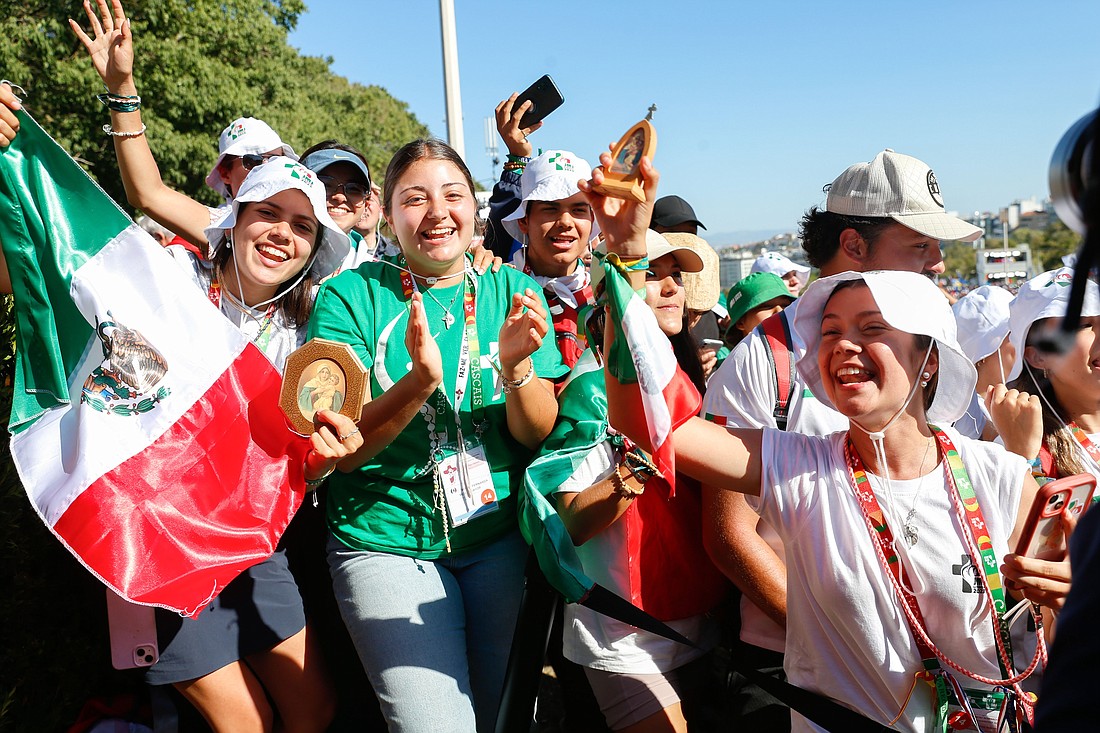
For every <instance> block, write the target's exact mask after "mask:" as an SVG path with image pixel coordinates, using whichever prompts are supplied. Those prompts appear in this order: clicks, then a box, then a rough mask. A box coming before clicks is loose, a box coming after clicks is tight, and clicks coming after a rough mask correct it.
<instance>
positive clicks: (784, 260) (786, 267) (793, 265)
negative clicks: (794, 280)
mask: <svg viewBox="0 0 1100 733" xmlns="http://www.w3.org/2000/svg"><path fill="white" fill-rule="evenodd" d="M791 270H794V272H795V274H796V275H798V281H799V282H800V283H802V284H803V285H805V284H806V276H807V275H809V274H810V268H809V267H807V266H806V265H800V264H798V263H797V262H795V261H794V260H792V259H790V258H789V257H786V256H785V255H781V254H779V253H778V252H765V253H764V254H762V255H760V256H759V257H757V258H756V261H755V262H753V263H752V269H751V270H749V274H750V275H751V274H753V273H755V272H770V273H771V274H773V275H778V276H779V277H783V276H784V275H786V274H787V273H788V272H790V271H791Z"/></svg>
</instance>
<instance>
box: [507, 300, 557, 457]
mask: <svg viewBox="0 0 1100 733" xmlns="http://www.w3.org/2000/svg"><path fill="white" fill-rule="evenodd" d="M549 329H550V319H549V316H548V314H547V313H546V310H545V309H544V307H543V305H542V301H541V300H539V297H538V296H537V295H536V294H535V293H534V292H533V291H532V290H531V289H530V288H528V289H527V290H525V291H524V292H523V293H522V294H520V293H515V294H513V295H512V307H511V308H510V309H509V311H508V316H507V318H505V321H504V325H502V326H501V327H500V336H499V343H500V369H501V377H502V378H503V379H505V380H506V382H505V385H506V387H505V392H506V394H505V398H504V406H505V412H506V413H507V416H508V418H507V419H508V430H509V432H511V433H512V437H513V438H515V439H516V440H518V441H519V442H520V443H522V444H523V445H525V446H527V447H528V448H531V449H535V448H537V447H538V446H539V444H540V443H542V441H544V440H546V436H547V435H549V434H550V431H551V430H553V428H554V421H555V420H557V418H558V402H557V400H556V399H554V386H553V384H552V383H551V382H550V381H549V380H546V379H541V378H538V375H537V374H535V364H534V361H533V360H532V359H531V355H532V354H534V353H535V351H537V350H538V349H539V347H540V346H542V341H543V339H544V338H546V334H547V333H548V332H549Z"/></svg>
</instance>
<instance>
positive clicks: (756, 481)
mask: <svg viewBox="0 0 1100 733" xmlns="http://www.w3.org/2000/svg"><path fill="white" fill-rule="evenodd" d="M600 164H601V167H599V168H596V169H594V170H593V171H592V180H591V181H581V182H580V189H581V191H583V192H584V194H585V197H586V198H587V199H588V203H589V204H590V205H591V206H592V210H593V212H594V213H595V216H596V220H597V221H598V222H599V224H600V230H601V231H602V232H603V233H604V236H605V244H606V246H607V251H608V253H609V254H616V255H618V256H619V257H620V258H621V259H623V260H628V261H634V260H638V259H641V258H645V256H646V242H645V232H646V229H647V228H648V227H649V220H650V216H651V214H652V210H653V202H654V201H655V200H656V198H657V181H658V178H659V175H658V173H657V169H656V168H654V167H653V163H652V162H651V161H650V160H649V158H647V157H643V158H642V159H641V162H640V164H639V170H640V172H641V178H642V183H643V188H644V190H645V198H646V200H645V201H644V202H638V201H634V200H633V199H631V200H626V199H619V198H612V197H608V196H604V195H603V194H600V193H598V192H597V191H596V190H594V187H595V186H597V185H599V184H600V183H602V182H603V178H604V177H603V168H605V167H607V166H609V165H610V164H611V155H610V154H609V153H603V154H602V155H600ZM595 266H597V267H598V266H599V265H595ZM626 277H627V279H628V280H629V283H630V287H631V288H632V289H633V290H635V291H638V290H641V289H643V288H645V277H646V272H645V270H644V269H635V270H632V271H629V272H627V273H626ZM634 297H637V296H636V295H635V296H634ZM609 326H611V327H609V328H607V329H606V331H605V335H604V339H605V341H604V354H611V353H612V344H613V340H614V338H615V331H616V329H617V326H615V325H614V324H611V323H610V318H609ZM653 327H654V328H656V327H657V326H656V324H655V323H654V324H653ZM670 348H671V347H670ZM609 361H610V360H605V362H604V363H605V369H604V379H605V382H606V385H607V404H608V417H609V419H610V422H611V424H612V425H613V426H614V427H615V428H616V429H617V430H620V431H621V432H623V433H624V434H625V435H627V436H628V437H629V438H630V439H631V440H633V441H634V442H636V443H638V444H639V445H641V446H642V447H643V448H645V449H646V450H652V446H651V445H650V444H649V435H648V433H647V430H646V426H645V425H639V424H637V423H636V422H633V421H631V420H629V419H627V416H628V415H629V414H631V410H630V409H629V406H630V405H631V404H632V402H636V401H637V400H638V392H639V387H638V385H637V384H630V385H623V384H620V383H619V382H618V380H617V379H616V378H615V377H614V376H612V374H611V373H610V371H608V370H607V369H606V365H607V364H608V363H609ZM672 439H673V445H674V448H675V451H676V468H677V470H679V471H682V472H683V473H684V474H686V475H688V476H691V477H692V478H694V479H697V480H699V481H700V482H702V483H704V484H710V485H711V486H715V487H717V488H721V489H728V490H730V491H740V492H742V493H747V494H759V493H760V431H759V430H748V429H744V430H732V431H727V430H726V429H725V428H723V427H721V426H719V425H715V424H713V423H708V422H706V421H705V420H703V419H702V418H699V417H692V418H690V419H688V420H687V421H686V422H685V423H683V424H682V425H681V426H680V427H679V428H678V429H677V430H676V432H675V433H673V436H672Z"/></svg>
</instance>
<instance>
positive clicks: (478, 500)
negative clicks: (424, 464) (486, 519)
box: [436, 443, 499, 527]
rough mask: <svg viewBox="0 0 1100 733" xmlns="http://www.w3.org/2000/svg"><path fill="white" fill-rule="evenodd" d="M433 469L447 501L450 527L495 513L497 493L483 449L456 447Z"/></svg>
mask: <svg viewBox="0 0 1100 733" xmlns="http://www.w3.org/2000/svg"><path fill="white" fill-rule="evenodd" d="M459 445H460V446H461V443H460V444H459ZM436 470H437V471H439V480H440V483H442V485H443V491H444V496H445V497H446V499H447V511H448V513H449V514H450V515H451V524H452V525H454V526H455V527H461V526H462V525H464V524H466V522H469V521H470V520H471V519H476V518H477V517H480V516H484V515H486V514H490V513H492V512H495V511H496V510H497V508H498V506H499V505H498V504H497V492H496V488H495V487H494V486H493V474H492V471H490V469H489V461H488V459H487V458H486V456H485V446H483V445H480V444H478V445H475V446H473V447H472V448H469V449H466V448H463V447H460V448H459V450H458V451H456V452H455V453H452V454H450V455H448V456H447V457H445V458H444V459H443V460H442V461H440V462H439V466H438V467H437V468H436Z"/></svg>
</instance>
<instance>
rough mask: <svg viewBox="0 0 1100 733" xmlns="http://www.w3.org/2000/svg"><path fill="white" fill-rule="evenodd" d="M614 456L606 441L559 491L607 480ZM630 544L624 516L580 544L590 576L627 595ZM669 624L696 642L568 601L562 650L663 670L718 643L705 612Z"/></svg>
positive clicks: (588, 660) (627, 667)
mask: <svg viewBox="0 0 1100 733" xmlns="http://www.w3.org/2000/svg"><path fill="white" fill-rule="evenodd" d="M614 461H615V456H614V453H613V452H612V448H611V446H610V445H609V444H608V443H603V444H602V445H600V446H599V447H598V448H596V449H594V450H592V451H591V452H589V454H588V456H586V457H585V460H584V462H582V463H581V465H580V466H578V467H577V470H576V471H574V472H573V475H572V476H570V477H569V478H567V479H566V480H565V481H564V482H563V483H562V484H561V485H560V486H559V487H558V488H557V491H556V493H579V492H581V491H584V490H585V489H587V488H588V487H589V486H592V485H593V484H596V483H598V482H600V481H603V480H604V479H605V478H607V477H608V476H610V475H611V472H612V471H613V470H614V468H615V463H614ZM626 547H627V538H626V522H613V523H612V524H611V525H610V526H608V527H606V528H604V530H603V531H602V532H600V533H598V534H597V535H596V536H595V537H593V538H592V539H590V540H588V541H587V542H585V543H584V544H583V545H581V546H580V547H578V548H577V555H578V556H579V557H580V560H581V565H582V567H583V568H584V572H585V573H586V574H588V577H590V578H592V580H594V581H596V582H597V583H599V584H600V585H602V586H603V587H605V588H607V589H608V590H610V591H611V592H613V593H616V594H618V595H619V596H622V597H624V598H629V597H630V578H629V572H630V570H629V566H628V565H627V562H626ZM666 624H667V625H668V626H669V627H671V628H672V629H674V630H675V631H677V632H679V633H680V634H683V635H684V636H686V637H687V638H688V639H691V640H692V641H694V642H695V643H696V644H697V645H698V648H692V647H689V646H686V645H684V644H680V643H679V642H676V641H672V640H671V639H666V638H664V637H663V636H658V635H656V634H651V633H649V632H648V631H642V630H640V629H638V628H637V627H636V626H631V625H630V624H627V623H623V622H622V621H617V620H616V619H613V618H610V617H608V616H604V615H603V614H602V613H598V612H597V611H593V610H592V609H590V608H586V607H585V606H582V605H580V604H577V603H568V604H566V606H565V622H564V634H563V637H564V638H563V643H562V653H563V654H564V655H565V658H566V659H568V660H569V661H571V662H574V663H576V664H580V665H583V666H585V667H591V668H592V669H599V670H603V671H605V672H618V673H629V674H661V673H664V672H669V671H672V670H674V669H677V668H679V667H682V666H684V665H685V664H688V663H689V662H692V661H694V660H695V659H698V658H699V657H701V656H702V655H703V654H705V653H706V651H707V650H708V649H710V648H711V647H713V646H714V645H715V644H716V643H717V640H718V628H717V626H716V624H715V623H714V620H713V619H711V618H708V617H706V616H693V617H691V618H686V619H678V620H676V621H668V622H666Z"/></svg>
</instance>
